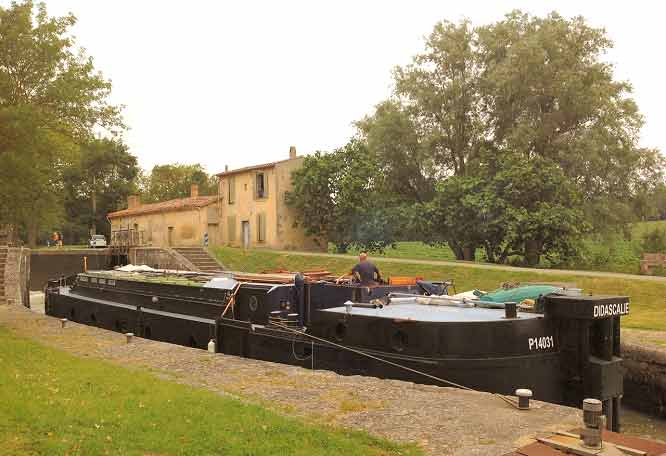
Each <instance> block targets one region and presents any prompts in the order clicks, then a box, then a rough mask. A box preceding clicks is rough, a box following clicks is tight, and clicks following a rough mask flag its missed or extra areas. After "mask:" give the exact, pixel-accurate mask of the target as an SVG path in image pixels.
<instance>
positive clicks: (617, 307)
mask: <svg viewBox="0 0 666 456" xmlns="http://www.w3.org/2000/svg"><path fill="white" fill-rule="evenodd" d="M628 313H629V302H622V303H618V304H599V305H596V306H594V318H601V317H614V316H616V315H627V314H628Z"/></svg>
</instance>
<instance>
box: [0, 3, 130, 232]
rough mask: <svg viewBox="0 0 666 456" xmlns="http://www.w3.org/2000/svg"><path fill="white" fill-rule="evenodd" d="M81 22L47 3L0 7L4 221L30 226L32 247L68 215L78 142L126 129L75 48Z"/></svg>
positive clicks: (106, 89)
mask: <svg viewBox="0 0 666 456" xmlns="http://www.w3.org/2000/svg"><path fill="white" fill-rule="evenodd" d="M75 22H76V19H75V18H74V16H73V15H71V14H70V15H68V16H65V17H60V18H54V17H49V16H48V14H47V12H46V6H45V5H44V4H43V3H40V4H39V5H37V6H36V7H35V5H34V4H33V2H31V1H24V2H21V3H17V2H12V3H11V5H10V7H9V8H3V7H0V160H1V161H2V164H3V166H2V167H0V168H2V170H1V171H0V173H1V175H0V221H3V222H5V223H11V224H15V225H23V226H25V228H26V230H27V233H28V238H29V242H30V244H34V243H35V242H36V238H37V234H38V232H39V229H40V226H42V227H43V226H45V225H49V224H51V223H54V222H55V221H56V220H58V219H59V217H61V216H62V192H63V181H62V173H63V170H64V169H65V168H66V167H67V166H69V165H71V164H72V163H73V162H74V161H75V160H76V158H77V154H78V152H79V151H78V144H81V143H84V142H85V141H87V140H88V139H89V138H91V135H92V131H93V129H94V128H95V127H101V128H105V129H108V130H115V129H118V128H122V122H121V118H120V110H119V108H117V107H115V106H112V105H110V104H109V103H108V96H109V94H110V90H111V83H110V82H109V81H107V80H105V79H104V78H103V77H102V76H101V75H100V74H99V73H98V72H96V71H95V69H94V66H93V62H92V59H91V58H90V57H87V56H86V55H85V54H84V53H83V51H81V50H78V51H77V50H76V49H75V48H74V40H73V38H72V37H71V35H69V29H70V28H71V27H72V26H73V25H74V24H75Z"/></svg>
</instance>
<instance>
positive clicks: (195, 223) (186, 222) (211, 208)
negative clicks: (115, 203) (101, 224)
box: [111, 203, 219, 247]
mask: <svg viewBox="0 0 666 456" xmlns="http://www.w3.org/2000/svg"><path fill="white" fill-rule="evenodd" d="M217 211H218V209H217V205H216V204H215V203H213V204H210V205H208V206H206V207H202V208H198V209H188V210H179V211H170V212H158V213H152V214H139V215H130V216H127V217H117V218H113V219H111V230H112V231H116V230H120V229H128V228H129V229H138V230H139V231H140V232H141V231H142V232H143V242H144V244H147V245H151V246H155V247H169V246H170V245H171V246H176V247H189V246H201V245H203V238H204V233H206V232H209V231H213V232H212V233H209V243H214V241H215V240H216V239H214V238H215V236H217V235H218V234H219V233H218V231H219V224H211V225H209V223H208V222H209V221H210V222H211V223H215V222H216V218H217V217H216V214H217ZM169 227H172V235H171V240H169ZM211 238H213V239H212V241H213V242H211Z"/></svg>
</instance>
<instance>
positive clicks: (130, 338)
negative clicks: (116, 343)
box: [125, 333, 134, 344]
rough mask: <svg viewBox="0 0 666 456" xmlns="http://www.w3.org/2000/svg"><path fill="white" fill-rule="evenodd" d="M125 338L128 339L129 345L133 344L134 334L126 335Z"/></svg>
mask: <svg viewBox="0 0 666 456" xmlns="http://www.w3.org/2000/svg"><path fill="white" fill-rule="evenodd" d="M125 337H126V338H127V343H128V344H129V343H130V342H132V337H134V333H125Z"/></svg>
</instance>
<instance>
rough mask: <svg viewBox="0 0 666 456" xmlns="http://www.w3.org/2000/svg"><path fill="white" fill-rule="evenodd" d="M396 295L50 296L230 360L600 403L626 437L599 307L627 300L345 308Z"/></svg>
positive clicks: (128, 287)
mask: <svg viewBox="0 0 666 456" xmlns="http://www.w3.org/2000/svg"><path fill="white" fill-rule="evenodd" d="M389 291H393V290H392V289H390V287H386V288H379V289H360V288H353V289H350V288H344V287H337V286H333V285H327V284H321V283H316V284H307V285H306V286H305V287H302V286H301V288H299V287H298V286H297V285H279V286H276V285H274V284H265V283H250V284H244V286H243V287H242V288H241V289H240V291H239V293H238V294H237V295H236V296H235V305H234V307H233V312H228V313H225V312H226V311H227V310H228V306H227V303H228V302H229V291H228V290H226V291H223V290H215V289H209V288H197V287H187V286H183V287H179V286H166V287H165V286H160V285H155V284H146V283H141V282H131V281H127V282H124V281H121V280H118V281H113V285H110V284H109V283H108V282H106V283H102V284H100V283H94V284H92V283H90V282H88V281H84V282H81V280H80V279H79V281H78V282H77V284H75V286H74V287H73V288H70V287H61V286H52V287H50V288H49V289H48V290H47V299H46V313H47V314H48V315H52V316H54V317H58V318H67V319H70V320H73V321H76V322H79V323H83V324H87V325H92V326H97V327H101V328H104V329H108V330H113V331H119V332H132V333H134V334H136V335H137V336H140V337H144V338H148V339H153V340H159V341H164V342H170V343H175V344H179V345H184V346H190V347H196V348H201V349H206V348H207V346H208V343H209V341H211V340H213V341H215V346H216V350H217V351H218V352H221V353H226V354H230V355H235V356H242V357H247V358H253V359H258V360H265V361H272V362H279V363H285V364H292V365H298V366H302V367H304V368H308V369H326V370H331V371H335V372H338V373H340V374H344V375H366V376H374V377H379V378H390V379H398V380H406V381H410V382H415V383H422V384H434V385H438V386H453V384H457V385H461V386H463V387H466V388H472V389H475V390H480V391H487V392H493V393H501V394H513V393H514V392H515V390H516V389H518V388H528V389H531V390H532V391H533V393H534V398H535V399H538V400H542V401H547V402H553V403H558V404H565V405H574V406H579V405H580V403H581V402H582V399H583V398H585V397H594V398H599V399H600V400H602V401H603V403H604V413H605V414H606V415H607V416H608V417H609V428H611V429H615V430H617V429H619V420H618V419H619V412H618V410H619V405H620V403H619V401H620V397H621V395H622V388H623V384H622V367H621V358H620V357H619V316H613V317H608V318H603V319H599V318H596V316H595V315H593V314H592V313H590V312H592V309H593V308H594V307H590V306H591V305H593V304H594V305H596V304H597V303H598V302H602V303H605V302H614V301H613V300H616V301H617V300H621V299H626V298H621V297H612V298H611V297H600V298H599V299H600V300H597V301H593V300H591V298H590V297H585V299H581V300H580V302H579V301H576V300H571V299H569V298H566V297H564V298H560V297H558V298H557V299H553V300H552V302H550V303H549V302H546V313H545V314H532V315H524V316H523V317H522V318H515V319H514V318H510V319H506V318H504V317H503V316H502V317H500V318H497V317H496V316H495V317H494V319H490V320H487V321H484V320H483V319H471V320H470V319H468V320H466V321H440V320H433V321H428V320H425V319H424V320H412V321H406V320H399V319H393V318H385V317H382V318H379V317H377V315H379V314H377V315H367V314H366V315H364V314H362V313H358V314H353V315H347V314H345V313H344V312H342V311H341V310H340V308H339V307H338V306H339V305H340V303H341V301H342V302H344V301H345V300H347V299H355V300H357V301H361V302H368V301H369V300H370V299H374V298H376V297H377V296H381V295H383V294H386V293H387V292H389ZM586 300H587V301H590V302H589V303H588V302H585V301H586ZM588 304H589V305H588ZM336 307H337V310H336ZM389 307H390V308H391V309H393V308H396V307H394V306H389ZM426 307H427V306H426ZM276 311H288V312H293V311H298V314H297V315H299V317H300V318H299V320H300V321H299V322H295V327H300V324H303V325H305V326H307V334H303V333H297V332H296V333H295V332H290V331H288V330H285V329H283V328H279V327H277V326H275V325H274V324H271V321H270V318H271V317H270V316H271V315H272V314H274V313H275V312H276ZM383 312H386V310H384V311H383ZM433 312H436V311H435V310H433ZM447 312H449V311H448V310H447ZM480 312H483V311H480ZM308 335H309V336H308ZM314 338H318V340H316V339H314ZM544 340H545V341H549V343H547V344H545V343H544V344H542V341H544ZM535 341H538V344H537V342H535ZM533 342H534V344H537V345H535V346H533V345H534V344H533ZM350 349H351V350H350ZM354 350H357V351H361V352H362V353H358V352H356V351H354ZM366 355H370V356H366ZM373 357H375V358H379V359H373ZM385 361H388V362H390V363H394V364H397V365H398V366H396V365H391V364H389V363H387V362H385ZM432 377H437V378H432ZM438 379H441V380H443V381H440V380H438Z"/></svg>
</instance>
